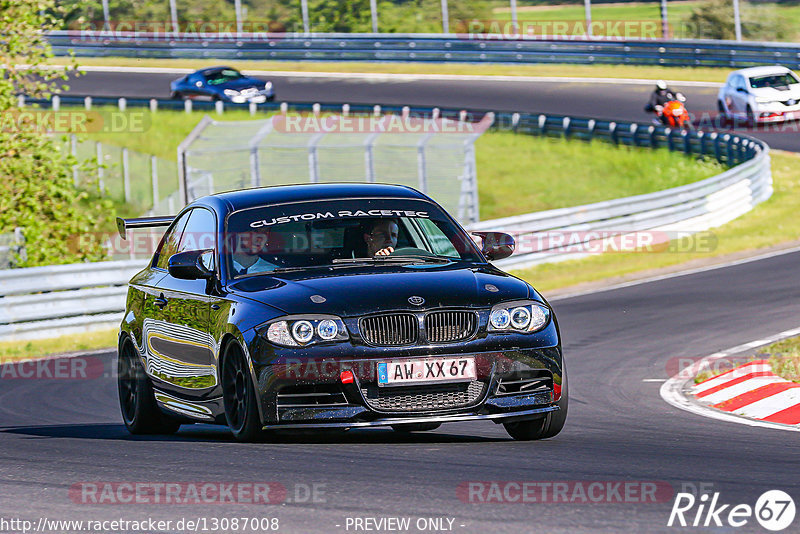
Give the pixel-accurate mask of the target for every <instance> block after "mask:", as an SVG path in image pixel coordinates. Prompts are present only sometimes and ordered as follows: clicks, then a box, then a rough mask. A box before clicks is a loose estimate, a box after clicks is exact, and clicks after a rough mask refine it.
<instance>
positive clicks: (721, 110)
mask: <svg viewBox="0 0 800 534" xmlns="http://www.w3.org/2000/svg"><path fill="white" fill-rule="evenodd" d="M717 117H718V120H717V122H718V124H717V127H724V126H726V125H727V124H728V120H729V117H728V111H727V110H726V109H725V103H724V102H723V101H722V100H717Z"/></svg>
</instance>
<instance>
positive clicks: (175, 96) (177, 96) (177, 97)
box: [170, 91, 183, 100]
mask: <svg viewBox="0 0 800 534" xmlns="http://www.w3.org/2000/svg"><path fill="white" fill-rule="evenodd" d="M170 98H172V100H183V94H182V93H181V92H179V91H176V92H174V93H172V96H171V97H170Z"/></svg>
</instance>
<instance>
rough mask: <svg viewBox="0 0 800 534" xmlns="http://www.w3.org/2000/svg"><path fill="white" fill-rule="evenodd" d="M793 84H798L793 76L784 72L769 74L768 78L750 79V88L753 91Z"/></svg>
mask: <svg viewBox="0 0 800 534" xmlns="http://www.w3.org/2000/svg"><path fill="white" fill-rule="evenodd" d="M795 83H800V81H798V79H797V78H795V76H794V74H792V73H791V72H786V73H783V74H770V75H769V76H754V77H753V78H750V86H751V87H752V88H753V89H762V88H764V87H786V86H788V85H792V84H795Z"/></svg>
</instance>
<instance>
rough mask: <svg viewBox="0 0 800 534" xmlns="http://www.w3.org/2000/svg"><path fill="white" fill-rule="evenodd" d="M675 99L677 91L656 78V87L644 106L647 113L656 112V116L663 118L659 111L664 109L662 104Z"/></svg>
mask: <svg viewBox="0 0 800 534" xmlns="http://www.w3.org/2000/svg"><path fill="white" fill-rule="evenodd" d="M676 99H677V92H675V91H673V90H672V89H670V88H669V87H667V82H665V81H664V80H658V81H657V82H656V89H655V91H653V93H652V94H651V95H650V101H649V102H648V103H647V105H646V106H645V107H644V110H645V111H647V112H648V113H652V112H654V111H655V112H656V113H657V114H658V117H659V118H660V119H662V120H663V118H662V116H661V111H662V110H663V109H664V104H666V103H667V102H670V101H672V100H676Z"/></svg>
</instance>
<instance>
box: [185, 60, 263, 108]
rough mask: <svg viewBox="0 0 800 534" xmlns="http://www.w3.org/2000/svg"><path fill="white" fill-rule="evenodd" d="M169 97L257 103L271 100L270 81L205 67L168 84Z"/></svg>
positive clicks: (232, 71) (231, 69) (230, 69)
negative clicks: (170, 95)
mask: <svg viewBox="0 0 800 534" xmlns="http://www.w3.org/2000/svg"><path fill="white" fill-rule="evenodd" d="M170 91H171V94H172V98H175V99H179V100H186V99H191V100H209V101H212V102H216V101H218V100H221V101H223V102H232V103H234V104H244V103H247V102H255V103H256V104H260V103H262V102H267V101H268V100H273V99H274V98H275V90H274V89H273V88H272V82H266V83H265V82H263V81H261V80H259V79H256V78H251V77H250V76H245V75H244V74H242V73H241V72H239V71H238V70H236V69H233V68H231V67H209V68H206V69H200V70H197V71H195V72H193V73H191V74H187V75H186V76H184V77H183V78H179V79H177V80H175V81H173V82H172V83H171V84H170Z"/></svg>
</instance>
